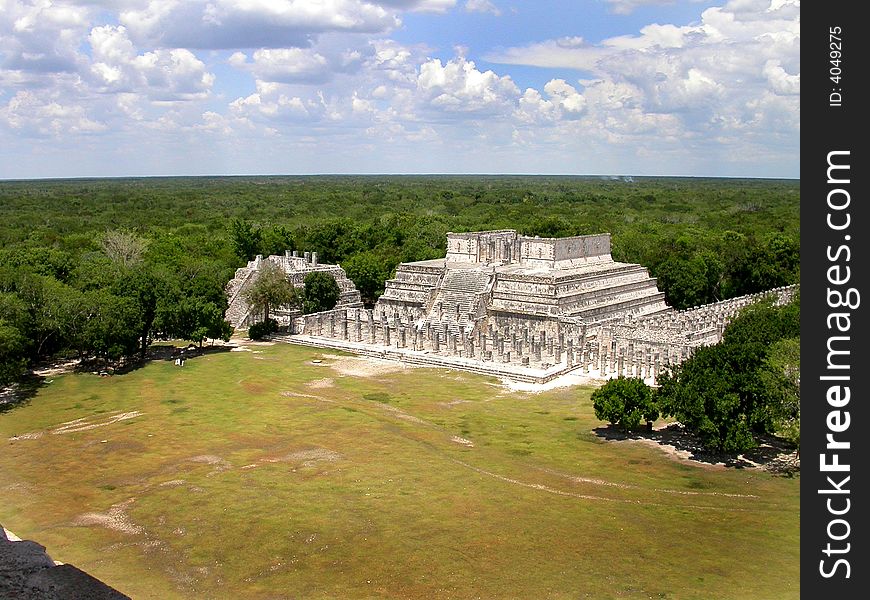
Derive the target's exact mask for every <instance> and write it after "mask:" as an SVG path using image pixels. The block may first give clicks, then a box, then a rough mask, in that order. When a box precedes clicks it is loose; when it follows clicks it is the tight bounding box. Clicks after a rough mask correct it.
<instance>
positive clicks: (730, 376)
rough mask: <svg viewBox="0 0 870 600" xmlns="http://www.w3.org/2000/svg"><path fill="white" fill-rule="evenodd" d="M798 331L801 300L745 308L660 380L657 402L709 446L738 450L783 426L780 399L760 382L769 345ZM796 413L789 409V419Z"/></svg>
mask: <svg viewBox="0 0 870 600" xmlns="http://www.w3.org/2000/svg"><path fill="white" fill-rule="evenodd" d="M799 335H800V299H799V298H796V299H795V300H794V301H793V302H792V303H790V304H788V305H785V306H772V305H771V304H769V303H768V304H764V303H762V304H759V305H755V306H751V307H748V308H747V309H745V310H744V311H743V312H742V313H741V314H740V315H739V316H738V317H737V318H736V319H735V320H734V321H733V322H732V323H731V324H730V325H729V326H728V327H727V328H726V330H725V333H724V335H723V337H722V341H721V342H719V343H718V344H716V345H713V346H707V347H703V348H698V349H697V350H696V351H695V353H694V354H693V355H692V357H691V358H689V359H688V360H686V361H684V362H683V363H682V364H680V365H677V366H676V367H674V368H673V369H671V371H669V372H666V373H664V374H663V375H662V377H661V378H660V379H659V384H660V385H659V390H658V393H657V403H658V406H659V408H660V410H661V412H662V415H664V416H672V417H675V418H676V419H677V420H679V421H680V423H682V424H683V425H684V426H685V427H686V428H687V429H689V430H690V431H693V432H694V433H696V434H697V435H698V436H699V437H700V438H701V441H702V442H703V444H704V445H705V446H706V447H707V448H710V449H714V450H722V451H725V452H735V453H736V452H742V451H745V450H749V449H751V448H753V447H755V446H756V445H757V440H756V437H757V435H759V434H764V433H773V432H774V431H776V430H777V428H778V427H781V426H782V423H783V421H782V419H783V417H782V415H783V414H784V413H783V410H784V409H783V401H782V399H781V398H778V397H777V396H776V395H775V394H774V393H772V390H773V389H774V387H772V386H771V385H770V384H766V383H765V380H764V375H763V373H764V371H765V370H766V369H767V368H769V367H765V364H766V363H767V361H768V359H769V355H770V352H771V348H772V347H774V346H775V345H776V343H777V342H779V341H780V340H783V339H789V338H796V337H798V336H799ZM793 416H794V414H793V411H792V417H793Z"/></svg>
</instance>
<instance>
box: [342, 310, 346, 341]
mask: <svg viewBox="0 0 870 600" xmlns="http://www.w3.org/2000/svg"><path fill="white" fill-rule="evenodd" d="M341 339H343V340H344V341H347V313H345V315H344V318H343V319H342V320H341Z"/></svg>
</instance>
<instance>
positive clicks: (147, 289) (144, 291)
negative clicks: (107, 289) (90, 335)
mask: <svg viewBox="0 0 870 600" xmlns="http://www.w3.org/2000/svg"><path fill="white" fill-rule="evenodd" d="M166 279H167V278H166V277H161V276H159V275H158V274H157V273H156V272H155V271H154V270H153V269H151V268H149V266H148V265H141V266H139V267H137V268H135V269H131V270H129V271H127V272H125V273H123V274H122V275H121V276H120V277H119V278H118V280H117V281H116V282H115V284H114V285H113V286H112V291H113V292H114V293H115V294H116V295H117V296H120V297H122V298H126V299H128V300H130V302H131V303H132V304H131V306H133V307H134V308H135V309H136V310H137V311H138V315H139V319H138V323H139V329H138V330H137V331H136V334H137V339H138V340H139V356H140V357H141V358H142V359H144V358H145V354H146V352H147V351H148V345H149V344H150V343H151V335H152V330H153V327H154V321H155V319H156V318H157V312H158V305H159V304H160V300H161V298H165V297H166V296H167V294H168V293H169V291H168V287H169V286H168V283H167V281H166Z"/></svg>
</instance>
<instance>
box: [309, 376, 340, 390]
mask: <svg viewBox="0 0 870 600" xmlns="http://www.w3.org/2000/svg"><path fill="white" fill-rule="evenodd" d="M306 385H307V386H308V387H310V388H313V389H323V388H331V387H333V386H334V385H335V381H334V380H332V379H330V378H329V377H324V378H323V379H315V380H314V381H309V382H308V383H307V384H306Z"/></svg>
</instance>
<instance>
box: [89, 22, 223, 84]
mask: <svg viewBox="0 0 870 600" xmlns="http://www.w3.org/2000/svg"><path fill="white" fill-rule="evenodd" d="M88 41H89V42H90V44H91V49H92V52H91V54H92V57H93V63H92V65H91V72H92V74H93V76H94V79H95V81H96V82H97V85H98V86H99V89H101V90H102V91H114V92H132V91H139V92H142V93H144V94H145V95H147V96H148V97H149V98H152V99H155V100H161V101H173V100H191V99H196V98H203V97H205V96H206V95H207V94H208V92H209V90H210V89H211V87H212V85H213V84H214V79H215V78H214V75H213V74H211V73H208V72H207V71H206V68H205V64H204V63H203V62H202V61H200V60H199V59H198V58H197V57H196V56H195V55H194V54H193V53H192V52H190V51H189V50H187V49H184V48H176V49H172V50H167V49H157V50H155V51H153V52H145V53H143V54H137V53H136V50H135V48H134V46H133V43H132V42H131V41H130V39H129V38H128V37H127V31H126V29H125V28H124V26H112V25H105V26H102V27H95V28H94V29H93V30H92V31H91V33H90V35H89V36H88Z"/></svg>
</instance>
